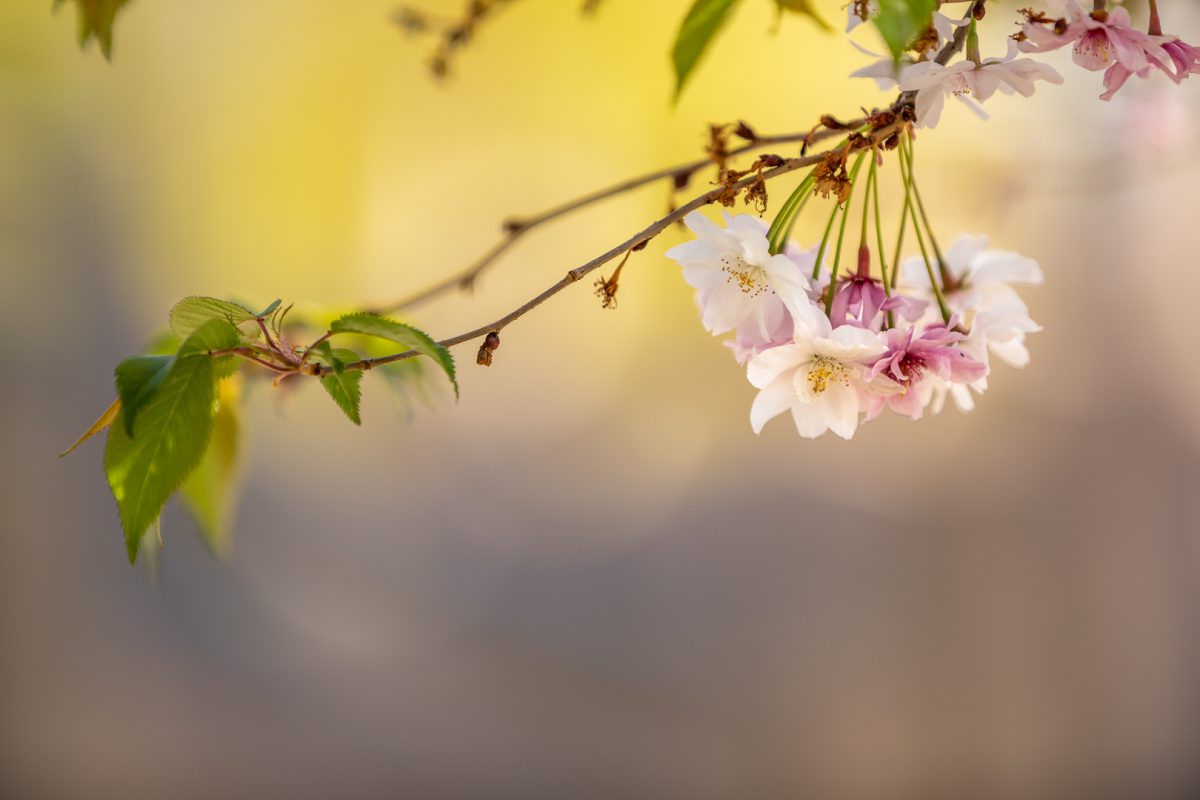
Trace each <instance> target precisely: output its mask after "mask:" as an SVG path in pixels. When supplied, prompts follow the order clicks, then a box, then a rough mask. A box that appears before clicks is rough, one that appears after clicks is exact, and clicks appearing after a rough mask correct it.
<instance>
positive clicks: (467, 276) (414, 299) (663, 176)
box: [370, 118, 867, 314]
mask: <svg viewBox="0 0 1200 800" xmlns="http://www.w3.org/2000/svg"><path fill="white" fill-rule="evenodd" d="M866 121H867V120H866V119H865V118H862V119H857V120H851V121H850V122H848V123H844V124H845V126H846V127H847V128H851V129H853V128H858V127H861V126H862V125H864V124H865V123H866ZM840 133H843V131H841V130H819V131H816V132H808V131H806V132H804V133H786V134H780V135H776V136H758V137H756V138H755V139H753V140H752V141H750V142H747V143H746V144H744V145H741V146H739V147H735V148H733V149H731V150H730V151H729V153H728V155H729V156H736V155H741V154H743V153H748V152H751V151H753V150H761V149H762V148H764V147H771V146H773V145H778V144H789V143H795V142H805V141H807V142H808V143H809V144H815V143H817V142H820V141H823V140H825V139H829V138H832V137H834V136H837V135H838V134H840ZM711 163H712V160H711V159H710V158H702V159H698V160H696V161H690V162H688V163H686V164H679V165H677V166H674V167H668V168H667V169H659V170H655V171H654V172H648V173H646V174H645V175H639V176H637V177H636V178H630V179H629V180H625V181H621V182H620V183H616V184H613V185H612V186H608V187H605V188H603V189H598V190H597V191H594V192H591V193H590V194H585V195H583V196H582V197H577V198H575V199H574V200H569V201H567V202H566V203H562V204H561V205H557V206H555V207H553V208H550V209H548V210H546V211H543V212H541V213H540V214H535V215H533V216H531V217H524V218H514V219H509V220H507V221H506V222H505V223H504V229H505V231H506V232H505V235H504V238H502V239H500V241H498V242H497V243H496V244H494V245H493V246H492V247H491V248H490V249H489V250H488V251H487V252H485V253H484V254H483V255H481V256H480V257H479V258H478V259H476V260H475V261H473V262H472V263H471V264H469V265H468V266H467V267H466V268H464V269H463V270H461V271H459V272H456V273H455V274H453V275H450V276H449V277H447V278H443V279H442V280H440V281H438V282H437V283H434V284H432V285H431V286H428V287H426V288H424V289H422V290H421V291H419V292H416V293H414V294H411V295H409V296H408V297H405V298H402V299H400V300H397V301H395V302H392V303H386V304H384V305H381V306H378V307H376V308H373V309H370V312H371V313H373V314H391V313H394V312H396V311H399V310H401V309H406V308H411V307H412V306H415V305H418V304H420V303H424V302H426V301H428V300H432V299H433V298H434V297H437V296H438V295H441V294H444V293H446V292H448V291H450V290H452V289H455V288H458V289H470V288H472V286H473V285H474V283H475V281H476V280H477V279H478V278H479V276H480V275H481V274H482V273H483V272H484V270H486V269H487V268H488V267H490V266H491V265H492V264H493V263H495V262H496V261H497V260H498V259H499V258H500V256H502V255H504V253H505V252H507V251H508V249H509V248H511V247H512V246H513V245H515V244H516V243H517V241H518V240H519V239H520V238H521V237H522V236H524V235H525V234H526V233H528V232H529V231H530V230H532V229H534V228H536V227H538V226H539V225H544V224H545V223H547V222H550V221H551V220H555V219H558V218H559V217H563V216H566V215H567V214H570V213H571V212H573V211H578V210H579V209H581V208H585V207H587V206H590V205H593V204H595V203H599V202H600V201H602V200H607V199H609V198H610V197H616V196H617V195H621V194H624V193H626V192H630V191H633V190H634V189H638V188H641V187H642V186H646V185H648V184H651V183H655V182H657V181H662V180H667V179H671V180H676V179H679V180H682V179H683V178H684V177H688V178H690V177H691V176H692V175H694V174H695V173H697V172H699V171H700V170H702V169H704V168H705V167H706V166H708V165H709V164H711Z"/></svg>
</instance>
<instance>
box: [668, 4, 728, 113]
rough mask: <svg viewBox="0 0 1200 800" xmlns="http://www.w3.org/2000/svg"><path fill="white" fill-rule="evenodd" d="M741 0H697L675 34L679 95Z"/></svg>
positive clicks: (673, 61) (674, 50)
mask: <svg viewBox="0 0 1200 800" xmlns="http://www.w3.org/2000/svg"><path fill="white" fill-rule="evenodd" d="M738 2H740V0H695V2H694V3H692V7H691V8H690V9H689V10H688V13H687V16H686V17H684V18H683V24H682V25H680V26H679V33H677V34H676V35H675V46H674V47H673V48H671V61H672V63H673V64H674V65H675V99H677V100H678V99H679V95H680V94H681V93H682V92H683V85H684V83H686V82H687V79H688V77H689V76H690V75H691V74H692V70H694V69H695V68H696V64H697V63H698V62H699V61H700V56H701V55H703V54H704V51H705V49H706V48H707V47H708V46H709V44H710V43H711V42H712V40H713V37H715V36H716V35H717V32H718V31H720V30H721V27H722V26H723V25H724V24H725V23H726V22H728V21H729V12H730V11H732V10H733V7H734V6H735V5H737V4H738Z"/></svg>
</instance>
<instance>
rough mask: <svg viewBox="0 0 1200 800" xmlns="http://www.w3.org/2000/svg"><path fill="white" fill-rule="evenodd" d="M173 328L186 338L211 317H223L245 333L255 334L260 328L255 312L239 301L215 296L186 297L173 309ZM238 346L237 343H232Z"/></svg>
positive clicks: (181, 336)
mask: <svg viewBox="0 0 1200 800" xmlns="http://www.w3.org/2000/svg"><path fill="white" fill-rule="evenodd" d="M170 319H171V330H173V331H175V333H176V334H178V335H179V337H180V338H182V339H186V338H187V337H188V336H191V335H192V333H194V332H195V331H196V330H197V329H199V328H200V326H202V325H203V324H204V323H206V322H208V321H209V320H210V319H223V320H225V321H226V322H228V323H229V324H230V325H233V326H234V327H235V328H237V329H238V330H239V331H240V332H241V333H242V334H243V335H246V336H253V335H255V334H256V332H257V330H258V323H256V322H255V320H256V319H257V318H256V317H255V316H254V312H253V311H251V310H250V309H248V308H246V307H245V306H242V305H238V304H237V303H230V302H228V301H226V300H218V299H216V298H215V297H185V298H183V299H182V300H180V301H179V302H178V303H176V304H175V307H174V308H172V309H171V317H170ZM231 346H233V347H236V344H235V345H231Z"/></svg>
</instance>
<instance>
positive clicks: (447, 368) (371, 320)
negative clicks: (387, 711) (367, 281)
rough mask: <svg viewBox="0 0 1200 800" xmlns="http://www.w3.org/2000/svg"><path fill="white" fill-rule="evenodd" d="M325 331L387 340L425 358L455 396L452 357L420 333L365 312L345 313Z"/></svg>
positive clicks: (456, 390)
mask: <svg viewBox="0 0 1200 800" xmlns="http://www.w3.org/2000/svg"><path fill="white" fill-rule="evenodd" d="M329 330H331V331H333V332H334V333H358V334H362V335H363V336H375V337H377V338H379V339H387V340H389V341H392V342H395V343H396V344H398V345H400V346H401V347H407V348H408V349H409V350H415V351H417V352H418V353H420V354H421V355H424V356H429V357H430V358H432V359H433V360H434V362H436V363H437V365H438V366H439V367H441V368H442V371H443V372H445V373H446V377H448V378H449V379H450V383H451V384H453V386H454V396H455V397H458V376H457V375H456V373H455V369H454V356H453V355H451V354H450V351H449V350H447V349H446V348H445V347H443V346H442V345H440V344H438V343H437V342H435V341H434V340H433V337H431V336H430V335H429V334H427V333H425V332H424V331H421V330H418V329H417V328H414V327H412V326H411V325H405V324H404V323H402V322H396V321H395V320H390V319H387V318H386V317H381V316H378V315H377V314H367V313H358V314H347V315H346V316H344V317H339V318H338V319H335V320H334V321H333V324H332V325H330V326H329Z"/></svg>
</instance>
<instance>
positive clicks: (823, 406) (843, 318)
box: [667, 212, 1042, 439]
mask: <svg viewBox="0 0 1200 800" xmlns="http://www.w3.org/2000/svg"><path fill="white" fill-rule="evenodd" d="M686 222H687V225H688V227H689V228H690V229H691V230H692V231H693V232H694V233H695V234H696V236H697V238H696V239H694V240H692V241H690V242H687V243H685V244H682V245H679V246H677V247H674V248H672V249H671V250H669V251H668V252H667V255H668V257H670V258H672V259H674V260H675V261H677V262H678V263H679V264H680V265H681V266H682V267H683V277H684V280H685V281H686V282H687V283H688V284H690V285H691V286H692V287H694V288H695V289H696V301H697V304H698V305H699V306H700V316H701V320H702V322H703V324H704V327H705V328H707V329H708V330H709V331H711V332H712V333H714V334H722V333H728V332H734V333H735V339H734V341H733V342H732V343H731V344H732V347H733V350H734V354H735V356H736V357H737V360H738V363H744V364H745V365H746V377H747V379H748V380H749V382H750V384H751V385H752V386H754V387H755V388H756V389H758V390H759V392H758V396H757V397H756V398H755V400H754V403H753V404H752V406H751V409H750V425H751V427H752V429H753V430H754V432H755V433H758V432H760V431H761V430H762V429H763V427H764V426H765V425H766V424H767V422H768V421H770V420H771V419H773V418H774V417H776V416H779V415H781V414H784V413H790V415H791V418H792V421H793V423H794V424H795V426H796V430H797V431H798V432H799V434H800V435H801V436H803V437H806V438H815V437H818V436H821V435H823V434H824V433H826V432H827V431H831V432H833V433H834V434H835V435H836V436H840V437H842V438H845V439H849V438H851V437H852V436H853V435H854V433H855V432H856V431H857V430H858V427H859V425H860V424H861V423H862V422H864V421H870V420H872V419H875V418H876V417H877V416H878V415H879V414H880V413H881V412H882V411H883V410H884V409H885V408H887V409H890V410H891V411H893V412H894V413H897V414H900V415H904V416H908V417H910V418H912V419H920V418H921V416H922V414H923V412H924V411H925V409H929V410H930V411H932V412H934V413H937V412H939V411H941V409H942V407H943V405H944V403H945V400H946V398H947V397H948V396H949V397H953V399H954V400H955V403H956V405H957V406H958V407H959V408H960V409H962V410H964V411H969V410H970V409H971V408H973V406H974V400H973V398H972V393H981V392H982V391H984V390H985V389H986V388H987V374H988V372H989V371H990V367H989V356H990V355H995V356H997V357H998V358H1000V359H1001V360H1002V361H1005V362H1007V363H1009V364H1012V365H1013V366H1018V367H1020V366H1024V365H1025V364H1027V363H1028V361H1029V352H1028V350H1027V349H1026V347H1025V337H1026V335H1027V334H1029V333H1033V332H1035V331H1038V330H1041V328H1040V327H1039V326H1038V325H1037V324H1036V323H1034V322H1033V320H1032V319H1031V318H1030V316H1029V309H1028V308H1027V307H1026V306H1025V304H1024V302H1022V300H1021V299H1020V297H1019V296H1018V295H1017V293H1016V291H1015V290H1014V289H1013V288H1012V287H1013V285H1014V284H1026V285H1036V284H1040V283H1041V282H1042V273H1041V270H1040V268H1039V267H1038V265H1037V264H1036V263H1035V262H1033V261H1031V260H1030V259H1027V258H1024V257H1022V256H1019V255H1017V254H1016V253H1009V252H1004V251H996V250H990V249H988V246H987V240H986V239H984V238H983V237H972V236H963V237H962V238H960V239H959V240H958V241H957V242H956V243H955V245H954V246H953V247H952V248H951V249H950V250H949V252H948V253H947V254H946V261H947V263H946V265H945V268H946V271H947V272H948V274H949V275H950V279H949V286H948V287H947V292H946V294H945V300H946V302H947V304H948V305H949V307H950V310H951V311H952V312H953V316H952V317H951V319H950V320H949V321H947V320H945V319H943V318H942V316H941V313H940V310H939V307H938V305H937V304H936V303H935V302H934V299H935V298H934V293H933V288H932V285H931V284H930V281H929V270H928V269H927V267H926V265H925V263H924V261H923V260H921V259H908V260H906V261H904V262H903V264H902V265H901V281H900V285H899V286H897V287H896V288H895V289H892V288H891V287H883V286H882V283H881V281H879V280H878V279H875V278H871V277H869V276H868V275H867V273H866V271H865V268H864V271H862V272H861V273H860V274H856V275H848V276H844V277H842V278H839V280H838V283H837V284H836V285H835V286H834V287H833V296H832V298H833V300H836V302H831V298H830V296H829V295H828V294H827V293H826V292H823V291H818V290H815V289H811V288H810V283H809V281H808V280H807V279H806V277H805V276H806V274H807V275H812V274H813V273H814V266H815V264H816V259H815V255H814V254H813V251H802V250H800V249H799V248H797V247H795V246H790V247H788V248H787V249H786V250H785V252H784V253H780V254H774V255H772V254H771V253H770V249H769V246H768V243H767V237H766V227H765V226H764V225H763V223H762V222H761V221H759V220H758V219H756V218H753V217H750V216H747V215H739V216H732V215H729V214H726V215H725V223H726V226H725V227H721V226H719V225H716V224H715V223H713V222H711V221H709V220H708V219H707V218H705V217H703V216H702V215H700V214H699V213H696V212H694V213H693V214H691V215H689V216H688V217H687V218H686ZM864 263H865V262H864ZM819 283H820V282H818V284H819ZM825 283H826V286H827V285H828V279H827V278H826V281H825ZM885 293H886V294H887V299H886V300H885V299H884V294H885ZM872 298H873V299H872ZM880 301H882V302H880ZM831 311H832V317H833V319H832V320H831V316H830V313H831Z"/></svg>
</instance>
